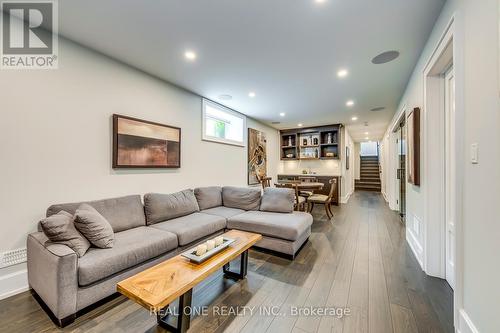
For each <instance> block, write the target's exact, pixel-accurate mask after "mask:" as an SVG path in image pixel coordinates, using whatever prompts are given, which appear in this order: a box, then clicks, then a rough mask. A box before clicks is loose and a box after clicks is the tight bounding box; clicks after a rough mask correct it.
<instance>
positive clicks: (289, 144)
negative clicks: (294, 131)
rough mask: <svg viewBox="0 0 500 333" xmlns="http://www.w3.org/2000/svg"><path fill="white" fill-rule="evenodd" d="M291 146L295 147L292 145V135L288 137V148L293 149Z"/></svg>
mask: <svg viewBox="0 0 500 333" xmlns="http://www.w3.org/2000/svg"><path fill="white" fill-rule="evenodd" d="M291 146H293V145H292V136H291V135H290V136H289V137H288V147H291Z"/></svg>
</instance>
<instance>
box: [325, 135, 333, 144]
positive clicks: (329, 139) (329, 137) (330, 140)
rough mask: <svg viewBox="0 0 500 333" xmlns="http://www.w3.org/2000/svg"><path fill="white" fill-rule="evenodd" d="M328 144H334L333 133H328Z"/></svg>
mask: <svg viewBox="0 0 500 333" xmlns="http://www.w3.org/2000/svg"><path fill="white" fill-rule="evenodd" d="M326 143H332V133H328V136H327V139H326Z"/></svg>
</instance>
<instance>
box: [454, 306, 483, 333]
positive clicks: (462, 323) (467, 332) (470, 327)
mask: <svg viewBox="0 0 500 333" xmlns="http://www.w3.org/2000/svg"><path fill="white" fill-rule="evenodd" d="M458 313H459V317H460V318H459V319H458V327H457V328H456V329H457V332H458V333H479V330H478V329H477V328H476V326H475V325H474V323H473V322H472V320H471V319H470V317H469V315H467V312H465V310H464V309H460V310H459V311H458Z"/></svg>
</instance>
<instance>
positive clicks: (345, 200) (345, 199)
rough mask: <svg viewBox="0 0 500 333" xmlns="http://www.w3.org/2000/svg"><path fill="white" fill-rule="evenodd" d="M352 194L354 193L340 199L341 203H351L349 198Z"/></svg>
mask: <svg viewBox="0 0 500 333" xmlns="http://www.w3.org/2000/svg"><path fill="white" fill-rule="evenodd" d="M352 193H353V191H351V192H350V193H347V194H346V195H344V196H343V197H340V203H341V204H346V203H347V202H348V201H349V198H350V197H351V195H352Z"/></svg>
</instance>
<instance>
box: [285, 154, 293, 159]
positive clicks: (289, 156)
mask: <svg viewBox="0 0 500 333" xmlns="http://www.w3.org/2000/svg"><path fill="white" fill-rule="evenodd" d="M293 157H294V155H293V154H286V158H293Z"/></svg>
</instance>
